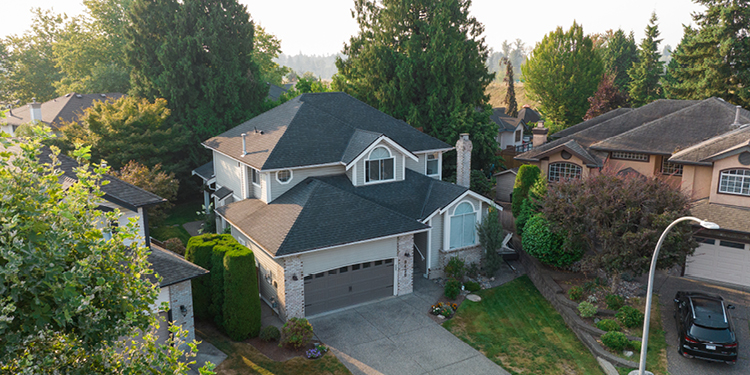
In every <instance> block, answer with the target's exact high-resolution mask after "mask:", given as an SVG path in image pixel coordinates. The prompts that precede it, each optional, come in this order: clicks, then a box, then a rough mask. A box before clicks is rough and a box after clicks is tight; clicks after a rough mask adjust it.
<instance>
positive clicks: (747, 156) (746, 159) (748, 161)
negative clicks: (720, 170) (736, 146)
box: [738, 151, 750, 165]
mask: <svg viewBox="0 0 750 375" xmlns="http://www.w3.org/2000/svg"><path fill="white" fill-rule="evenodd" d="M738 159H739V162H740V164H742V165H750V152H747V151H745V152H743V153H741V154H740V156H739V158H738Z"/></svg>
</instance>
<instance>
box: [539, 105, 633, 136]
mask: <svg viewBox="0 0 750 375" xmlns="http://www.w3.org/2000/svg"><path fill="white" fill-rule="evenodd" d="M632 110H633V109H632V108H617V109H613V110H611V111H609V112H607V113H605V114H603V115H599V116H596V117H594V118H592V119H589V120H586V121H584V122H582V123H579V124H576V125H573V126H571V127H569V128H565V129H563V130H560V131H559V132H557V133H554V134H552V137H555V138H563V137H567V136H569V135H571V134H574V133H578V132H579V131H581V130H585V129H588V128H590V127H592V126H595V125H599V124H601V123H602V122H604V121H607V120H609V119H613V118H615V117H617V116H619V115H622V114H625V113H627V112H630V111H632Z"/></svg>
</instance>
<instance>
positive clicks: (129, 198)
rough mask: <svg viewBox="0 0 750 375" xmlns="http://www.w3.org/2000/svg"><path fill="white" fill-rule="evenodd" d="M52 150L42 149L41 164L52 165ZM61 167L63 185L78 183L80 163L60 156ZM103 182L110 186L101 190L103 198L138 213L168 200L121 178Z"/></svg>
mask: <svg viewBox="0 0 750 375" xmlns="http://www.w3.org/2000/svg"><path fill="white" fill-rule="evenodd" d="M50 152H51V151H50V149H49V148H47V147H45V148H43V149H42V152H41V154H40V155H39V161H40V162H41V163H51V162H52V159H51V158H50V156H49V155H50ZM58 159H59V160H60V165H59V166H58V168H59V169H60V170H61V171H62V172H63V175H62V176H61V179H62V181H61V182H62V183H63V185H64V186H65V185H70V184H72V183H73V182H75V181H77V179H78V178H77V177H76V173H75V168H76V167H78V165H79V164H78V162H76V161H75V160H74V159H73V158H71V157H68V156H66V155H58ZM102 180H104V181H109V183H108V184H106V185H104V186H101V187H100V189H101V191H102V192H103V193H104V196H103V198H104V199H106V200H109V201H111V202H114V203H117V204H119V205H121V206H123V207H126V208H128V209H131V210H133V211H136V210H137V209H138V208H139V207H146V206H152V205H155V204H159V203H162V202H166V199H164V198H162V197H160V196H158V195H156V194H154V193H151V192H148V191H146V190H143V189H141V188H139V187H137V186H135V185H131V184H129V183H127V182H125V181H123V180H120V179H119V178H116V177H113V176H110V175H104V176H102Z"/></svg>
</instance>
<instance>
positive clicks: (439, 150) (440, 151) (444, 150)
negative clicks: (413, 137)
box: [414, 147, 456, 155]
mask: <svg viewBox="0 0 750 375" xmlns="http://www.w3.org/2000/svg"><path fill="white" fill-rule="evenodd" d="M455 149H456V148H455V147H449V148H437V149H434V150H424V151H414V154H415V155H419V154H429V153H433V152H439V153H441V154H442V153H443V152H448V151H453V150H455Z"/></svg>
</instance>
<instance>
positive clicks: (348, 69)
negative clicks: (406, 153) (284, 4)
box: [333, 0, 497, 168]
mask: <svg viewBox="0 0 750 375" xmlns="http://www.w3.org/2000/svg"><path fill="white" fill-rule="evenodd" d="M470 5H471V2H470V1H469V0H448V1H439V0H420V1H416V0H409V1H398V0H383V1H374V0H358V1H356V2H355V7H354V12H353V16H354V17H355V18H356V20H357V22H358V23H359V30H360V31H359V33H358V34H357V35H355V36H353V37H351V39H350V40H349V43H347V44H345V46H344V50H343V54H345V55H347V56H348V58H347V59H346V60H344V59H342V58H338V59H337V61H336V66H337V67H338V74H337V75H336V76H334V80H333V88H334V89H335V90H340V91H344V92H347V93H349V94H350V95H352V96H354V97H356V98H358V99H360V100H362V101H364V102H366V103H368V104H370V105H372V106H373V107H375V108H377V109H379V110H381V111H383V112H385V113H387V114H389V115H391V116H393V117H395V118H398V119H401V120H404V121H406V122H407V123H409V124H411V125H412V126H414V127H416V128H420V129H422V130H423V131H424V132H425V133H427V134H429V135H431V136H433V137H436V138H439V139H441V140H443V141H445V142H447V143H449V144H455V142H456V140H458V135H459V134H460V133H470V134H471V138H472V142H473V144H474V151H473V155H472V164H474V166H475V168H481V167H490V166H491V165H493V164H496V162H497V158H496V156H495V150H496V149H497V142H496V141H495V137H496V136H497V126H496V125H495V124H494V123H493V122H491V121H490V120H489V115H490V112H491V108H490V105H489V104H488V102H489V97H488V96H487V95H486V94H485V92H484V90H485V88H486V87H487V85H489V83H490V82H491V81H492V78H493V75H492V74H490V73H489V72H488V71H487V67H486V65H485V61H486V60H487V57H488V55H489V52H488V49H487V46H486V45H485V43H484V38H482V37H481V34H482V32H483V31H484V27H483V26H482V24H480V23H479V22H478V21H477V20H476V18H474V17H472V16H471V15H470V14H469V6H470ZM477 109H479V110H477ZM444 160H450V159H449V158H446V159H444Z"/></svg>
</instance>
